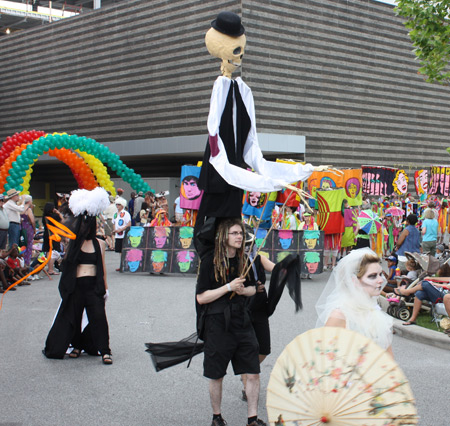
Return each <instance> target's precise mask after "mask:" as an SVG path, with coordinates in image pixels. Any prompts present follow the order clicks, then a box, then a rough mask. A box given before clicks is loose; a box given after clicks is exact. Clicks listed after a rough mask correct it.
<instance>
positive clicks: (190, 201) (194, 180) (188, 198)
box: [180, 166, 203, 210]
mask: <svg viewBox="0 0 450 426" xmlns="http://www.w3.org/2000/svg"><path fill="white" fill-rule="evenodd" d="M200 170H201V167H197V166H183V167H181V180H180V207H181V208H182V209H190V210H198V209H199V207H200V202H201V200H202V195H203V191H202V190H200V188H199V187H198V178H199V177H200Z"/></svg>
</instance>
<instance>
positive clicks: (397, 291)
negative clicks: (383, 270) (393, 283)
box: [394, 287, 405, 297]
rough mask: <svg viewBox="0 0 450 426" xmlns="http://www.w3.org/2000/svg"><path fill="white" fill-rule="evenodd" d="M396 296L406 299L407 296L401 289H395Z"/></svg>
mask: <svg viewBox="0 0 450 426" xmlns="http://www.w3.org/2000/svg"><path fill="white" fill-rule="evenodd" d="M394 294H395V295H397V296H400V297H405V295H404V294H403V293H402V292H401V289H400V288H399V287H397V288H394Z"/></svg>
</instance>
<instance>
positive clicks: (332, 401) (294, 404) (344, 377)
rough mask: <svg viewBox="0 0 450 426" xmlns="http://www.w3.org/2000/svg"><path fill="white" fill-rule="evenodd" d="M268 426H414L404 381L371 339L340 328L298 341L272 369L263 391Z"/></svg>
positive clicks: (410, 396)
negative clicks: (264, 391) (265, 391)
mask: <svg viewBox="0 0 450 426" xmlns="http://www.w3.org/2000/svg"><path fill="white" fill-rule="evenodd" d="M267 412H268V418H269V422H270V424H271V425H272V426H282V425H286V426H291V425H292V426H320V425H330V426H352V425H354V426H378V425H384V426H400V425H403V426H405V425H416V424H418V417H417V410H416V406H415V400H414V396H413V394H412V392H411V388H410V386H409V383H408V380H407V379H406V377H405V376H404V374H403V372H402V370H401V369H400V367H399V366H398V365H397V363H396V362H395V361H394V360H393V359H392V357H391V356H390V355H389V354H388V353H387V352H386V351H385V350H384V349H382V348H381V347H380V346H378V345H377V344H376V343H374V342H373V341H372V340H370V339H368V338H366V337H364V336H362V335H361V334H358V333H356V332H354V331H351V330H347V329H344V328H335V327H322V328H316V329H313V330H309V331H307V332H306V333H303V334H301V335H299V336H297V337H296V338H295V339H294V340H293V341H292V342H291V343H289V344H288V345H287V346H286V348H284V350H283V352H282V353H281V355H280V357H279V358H278V360H277V361H276V363H275V366H274V368H273V370H272V373H271V376H270V380H269V385H268V388H267Z"/></svg>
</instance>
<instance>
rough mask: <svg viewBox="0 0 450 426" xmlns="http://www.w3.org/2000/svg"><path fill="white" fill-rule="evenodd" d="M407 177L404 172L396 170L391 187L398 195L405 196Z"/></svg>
mask: <svg viewBox="0 0 450 426" xmlns="http://www.w3.org/2000/svg"><path fill="white" fill-rule="evenodd" d="M408 181H409V178H408V175H407V174H406V172H405V171H404V170H397V172H396V173H395V178H394V181H393V182H392V185H393V187H394V191H395V192H396V193H397V194H399V195H405V194H406V193H407V192H408Z"/></svg>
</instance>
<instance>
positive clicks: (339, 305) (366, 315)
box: [316, 248, 393, 354]
mask: <svg viewBox="0 0 450 426" xmlns="http://www.w3.org/2000/svg"><path fill="white" fill-rule="evenodd" d="M385 284H386V279H385V277H384V276H383V269H382V267H381V259H380V258H379V257H378V256H377V255H376V254H375V253H374V252H373V251H372V250H370V249H368V248H363V249H358V250H353V251H352V252H350V254H348V255H347V256H345V257H344V258H343V259H342V260H341V261H340V262H339V263H338V265H337V266H336V268H335V269H334V270H333V272H332V273H331V276H330V278H329V280H328V283H327V285H326V287H325V289H324V291H323V292H322V294H321V296H320V298H319V300H318V302H317V303H316V311H317V314H318V320H317V324H316V327H322V326H333V327H343V328H348V329H350V330H353V331H356V332H358V333H360V334H362V335H364V336H366V337H368V338H369V339H372V340H373V341H374V342H375V343H377V344H378V345H379V346H381V347H382V348H383V349H386V350H387V351H388V352H389V353H391V354H392V349H391V343H392V336H393V334H392V326H393V319H392V317H390V316H389V315H388V314H386V313H385V312H383V311H382V310H381V308H380V306H379V305H378V303H377V299H378V296H379V295H380V293H381V290H382V289H383V287H384V286H385Z"/></svg>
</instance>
